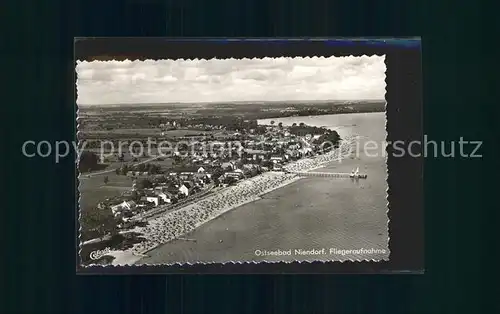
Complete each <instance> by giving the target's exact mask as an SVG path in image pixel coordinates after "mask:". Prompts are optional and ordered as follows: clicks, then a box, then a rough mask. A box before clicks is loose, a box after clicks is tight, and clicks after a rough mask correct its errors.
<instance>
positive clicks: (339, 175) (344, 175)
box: [289, 171, 368, 179]
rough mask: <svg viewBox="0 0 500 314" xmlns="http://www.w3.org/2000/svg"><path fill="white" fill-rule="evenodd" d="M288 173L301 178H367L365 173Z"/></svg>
mask: <svg viewBox="0 0 500 314" xmlns="http://www.w3.org/2000/svg"><path fill="white" fill-rule="evenodd" d="M289 173H294V174H297V175H299V176H302V177H330V178H347V179H348V178H351V179H366V178H367V177H368V175H367V174H365V173H358V174H355V175H353V174H352V173H343V172H314V171H311V172H302V171H289Z"/></svg>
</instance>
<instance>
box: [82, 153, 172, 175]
mask: <svg viewBox="0 0 500 314" xmlns="http://www.w3.org/2000/svg"><path fill="white" fill-rule="evenodd" d="M161 157H163V156H156V157H153V158H150V159H146V160H143V161H141V162H138V163H136V164H133V166H134V167H135V166H138V165H142V164H145V163H148V162H151V161H153V160H156V159H158V158H161ZM116 169H117V168H113V169H108V170H103V171H99V172H93V173H89V174H80V176H79V177H78V179H88V178H91V177H94V176H99V175H102V174H106V173H112V172H115V171H116Z"/></svg>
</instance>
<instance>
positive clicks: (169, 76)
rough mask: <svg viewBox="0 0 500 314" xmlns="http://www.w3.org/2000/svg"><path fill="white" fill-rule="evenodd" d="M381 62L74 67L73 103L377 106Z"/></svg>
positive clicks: (248, 61)
mask: <svg viewBox="0 0 500 314" xmlns="http://www.w3.org/2000/svg"><path fill="white" fill-rule="evenodd" d="M384 61H385V56H370V57H368V56H361V57H354V56H348V57H329V58H324V57H319V58H318V57H313V58H285V57H282V58H263V59H211V60H203V59H201V60H197V59H196V60H182V59H181V60H145V61H140V60H136V61H130V60H125V61H91V62H88V61H77V65H76V72H77V93H78V96H77V103H78V104H83V105H99V104H130V103H137V104H140V103H196V102H231V101H243V102H244V101H294V100H366V99H370V100H382V99H384V98H385V85H386V84H385V70H386V66H385V62H384Z"/></svg>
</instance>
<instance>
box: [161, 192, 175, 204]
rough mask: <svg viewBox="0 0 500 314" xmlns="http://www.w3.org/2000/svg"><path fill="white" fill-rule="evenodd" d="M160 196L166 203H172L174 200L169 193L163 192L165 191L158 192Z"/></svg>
mask: <svg viewBox="0 0 500 314" xmlns="http://www.w3.org/2000/svg"><path fill="white" fill-rule="evenodd" d="M158 197H159V198H161V199H162V200H163V201H164V202H165V203H171V202H172V200H171V199H170V197H169V196H168V195H167V194H165V193H163V192H161V193H158Z"/></svg>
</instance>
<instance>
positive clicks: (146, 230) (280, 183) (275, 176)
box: [107, 136, 356, 266]
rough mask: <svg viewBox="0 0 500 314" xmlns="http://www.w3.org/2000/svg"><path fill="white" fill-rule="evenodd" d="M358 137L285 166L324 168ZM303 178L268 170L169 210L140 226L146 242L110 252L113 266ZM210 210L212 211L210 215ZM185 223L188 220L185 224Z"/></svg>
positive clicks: (130, 262)
mask: <svg viewBox="0 0 500 314" xmlns="http://www.w3.org/2000/svg"><path fill="white" fill-rule="evenodd" d="M355 139H356V136H349V137H348V138H346V139H344V140H343V141H342V142H341V144H340V147H339V148H338V149H335V150H334V151H331V152H329V153H326V154H324V155H320V156H315V157H314V158H305V159H301V160H297V161H295V162H293V163H291V164H288V165H286V166H285V167H284V168H285V169H287V170H291V171H296V170H301V171H311V170H315V169H318V168H322V167H324V166H325V164H328V163H330V162H332V161H336V160H341V159H344V158H346V157H348V156H349V154H350V153H352V148H353V145H354V143H355ZM300 179H302V177H300V176H299V175H296V174H293V173H281V172H266V173H264V174H262V175H259V176H256V177H253V178H250V179H247V180H244V181H240V182H238V183H237V184H236V185H235V186H232V187H230V188H229V189H227V190H225V191H223V192H222V193H221V194H220V195H214V196H210V197H208V198H206V199H203V200H200V201H198V202H195V203H193V204H190V205H187V206H186V207H183V208H180V209H178V210H176V211H175V212H170V213H165V214H164V215H161V216H159V217H155V218H154V219H151V220H150V221H149V222H148V226H146V227H139V228H137V229H136V232H138V233H141V234H142V235H143V236H144V237H145V238H146V241H143V242H141V243H138V244H135V245H134V246H133V247H132V248H130V249H127V250H124V251H119V250H114V251H111V252H109V253H108V254H107V255H110V256H113V257H114V258H115V259H114V260H113V261H112V265H115V266H116V265H133V264H136V263H137V262H138V261H139V260H141V259H142V258H143V257H146V256H145V254H146V253H148V252H150V251H152V250H154V249H156V248H158V247H160V246H163V245H165V244H167V243H169V242H171V241H173V240H178V239H179V238H181V237H182V236H184V235H186V234H189V233H190V232H192V231H194V230H196V229H197V228H199V227H200V226H202V225H204V224H206V223H208V222H210V221H212V220H214V219H216V218H218V217H220V216H222V215H223V214H225V213H227V212H229V211H232V210H234V209H236V208H238V207H240V206H243V205H245V204H248V203H252V202H254V201H257V200H259V199H261V197H262V196H263V195H265V194H268V193H270V192H272V191H274V190H277V189H280V188H283V187H285V186H287V185H289V184H291V183H293V182H296V181H298V180H300ZM259 188H260V189H259ZM252 189H253V190H252ZM248 191H250V192H248ZM233 194H234V195H233ZM238 194H240V196H241V197H236V196H235V195H238ZM224 202H225V203H224ZM214 204H215V205H214ZM204 205H206V207H204ZM207 212H210V213H208V214H207ZM200 215H201V216H200ZM182 220H184V221H182ZM182 222H183V223H184V224H183V225H182ZM169 227H172V228H174V229H175V228H176V229H175V231H177V232H175V231H172V235H173V236H169V235H168V234H167V229H168V228H169Z"/></svg>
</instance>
